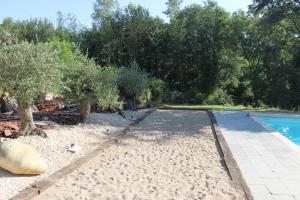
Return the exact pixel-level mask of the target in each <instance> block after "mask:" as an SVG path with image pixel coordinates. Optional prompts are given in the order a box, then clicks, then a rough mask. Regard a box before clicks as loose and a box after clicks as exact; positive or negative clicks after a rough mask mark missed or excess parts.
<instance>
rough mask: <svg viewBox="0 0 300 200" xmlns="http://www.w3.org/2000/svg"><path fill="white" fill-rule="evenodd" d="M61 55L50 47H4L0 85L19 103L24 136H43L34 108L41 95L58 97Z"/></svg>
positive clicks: (21, 130) (46, 44)
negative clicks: (32, 108) (37, 126)
mask: <svg viewBox="0 0 300 200" xmlns="http://www.w3.org/2000/svg"><path fill="white" fill-rule="evenodd" d="M61 80H62V75H61V62H60V58H59V52H58V51H57V50H55V49H54V48H53V46H52V45H51V44H49V43H37V44H33V43H28V42H21V43H18V44H11V45H2V46H1V47H0V82H1V84H2V86H3V87H4V88H5V89H7V90H8V91H9V92H10V94H12V95H13V96H14V97H15V98H16V100H17V103H18V113H19V116H20V120H21V129H20V134H21V135H42V136H46V134H45V132H43V131H42V130H40V129H38V128H36V126H35V125H34V122H33V117H32V111H31V105H32V103H33V98H34V97H36V96H37V95H38V94H39V93H40V92H55V93H57V92H58V90H59V88H61V85H62V81H61Z"/></svg>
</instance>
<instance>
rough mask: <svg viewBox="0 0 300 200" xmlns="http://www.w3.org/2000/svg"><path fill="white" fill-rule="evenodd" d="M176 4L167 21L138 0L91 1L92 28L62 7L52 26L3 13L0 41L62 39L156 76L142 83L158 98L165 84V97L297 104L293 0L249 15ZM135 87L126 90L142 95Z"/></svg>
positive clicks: (299, 67) (264, 2)
mask: <svg viewBox="0 0 300 200" xmlns="http://www.w3.org/2000/svg"><path fill="white" fill-rule="evenodd" d="M180 4H181V1H180V0H168V1H167V2H166V5H167V9H166V10H165V11H164V13H165V14H166V15H167V16H168V17H169V21H168V22H164V21H163V20H162V19H160V18H158V17H153V16H151V15H150V13H149V11H148V10H147V9H145V8H143V7H142V6H139V5H134V4H129V5H128V6H127V7H125V8H119V7H118V2H117V1H116V0H96V2H95V5H94V13H93V15H92V18H93V26H92V28H82V27H81V26H80V25H78V22H77V21H76V19H75V18H74V17H73V16H71V15H69V16H64V15H62V14H61V13H60V14H59V15H58V16H59V17H58V19H59V20H58V25H57V26H56V27H55V26H53V25H52V24H51V23H50V22H49V21H48V20H39V19H32V20H28V21H14V20H12V19H9V18H8V19H5V20H4V21H3V22H2V24H1V25H0V33H1V34H0V41H5V40H7V38H10V39H9V40H11V41H10V42H11V43H13V42H14V40H19V41H20V40H21V41H22V40H27V41H29V42H35V43H37V42H50V41H53V40H60V41H68V42H71V43H73V44H74V46H75V47H76V48H79V49H81V51H82V52H85V53H87V54H88V56H89V57H90V58H93V59H94V60H95V61H96V63H97V64H99V65H101V66H107V65H111V66H114V67H117V68H120V69H122V67H123V68H124V67H125V68H126V67H127V68H128V66H133V65H138V66H139V67H140V68H141V69H142V71H145V72H147V73H148V74H150V75H151V76H153V77H156V79H155V80H154V81H153V82H151V83H149V84H148V85H151V86H152V92H153V93H155V92H156V93H157V94H159V95H160V97H161V96H162V91H160V90H164V88H167V89H166V90H164V91H163V93H164V101H168V102H187V103H206V104H244V105H251V106H264V105H268V106H272V107H281V108H289V109H294V108H298V106H299V105H300V79H299V77H300V38H299V34H300V3H299V1H298V0H284V1H279V0H275V1H273V0H272V1H271V0H254V1H253V4H252V5H250V6H249V12H248V13H245V12H243V11H237V12H235V13H232V14H231V13H228V12H227V11H225V10H224V9H223V8H221V7H220V6H218V5H217V3H215V2H212V1H208V2H206V3H205V4H203V5H198V4H192V5H190V6H187V7H185V8H183V9H180ZM9 35H10V36H12V37H9ZM12 38H13V39H12ZM121 80H123V79H121ZM121 80H120V81H121ZM161 80H162V81H161ZM140 84H145V83H143V82H141V83H140ZM119 90H120V91H121V92H123V93H124V91H125V90H124V87H123V88H119ZM138 93H139V95H137V94H134V95H133V94H131V95H129V96H134V97H136V98H138V99H143V97H145V96H147V92H146V91H143V92H138Z"/></svg>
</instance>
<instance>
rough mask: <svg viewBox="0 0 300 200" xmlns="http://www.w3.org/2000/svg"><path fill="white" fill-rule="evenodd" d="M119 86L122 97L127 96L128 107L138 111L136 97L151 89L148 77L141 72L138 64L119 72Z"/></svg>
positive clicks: (123, 68)
mask: <svg viewBox="0 0 300 200" xmlns="http://www.w3.org/2000/svg"><path fill="white" fill-rule="evenodd" d="M118 85H119V89H120V92H121V95H123V96H125V99H126V101H127V106H128V108H129V109H131V110H136V109H137V106H136V97H137V96H138V95H140V94H141V93H142V92H143V91H144V90H145V89H147V88H148V87H149V81H148V75H147V73H145V72H144V71H142V70H140V69H139V67H138V64H137V63H136V62H133V63H131V65H130V66H128V67H121V69H120V70H119V78H118Z"/></svg>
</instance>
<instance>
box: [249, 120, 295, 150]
mask: <svg viewBox="0 0 300 200" xmlns="http://www.w3.org/2000/svg"><path fill="white" fill-rule="evenodd" d="M254 118H256V119H257V120H259V121H260V122H262V123H263V124H265V125H267V126H268V127H270V128H272V129H273V130H276V131H278V132H279V133H281V134H282V135H284V136H285V137H287V138H288V139H289V140H291V141H292V142H294V143H295V144H297V145H298V146H300V118H299V117H279V116H276V117H273V116H272V115H267V116H264V115H255V116H254Z"/></svg>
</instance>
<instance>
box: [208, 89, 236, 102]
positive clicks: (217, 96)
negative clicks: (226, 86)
mask: <svg viewBox="0 0 300 200" xmlns="http://www.w3.org/2000/svg"><path fill="white" fill-rule="evenodd" d="M203 103H204V104H208V105H226V104H228V105H231V104H233V100H232V98H231V96H230V95H228V94H227V93H226V91H224V90H222V89H221V88H217V89H215V90H214V91H213V93H212V94H210V95H209V96H208V97H207V98H206V99H205V100H204V102H203Z"/></svg>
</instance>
